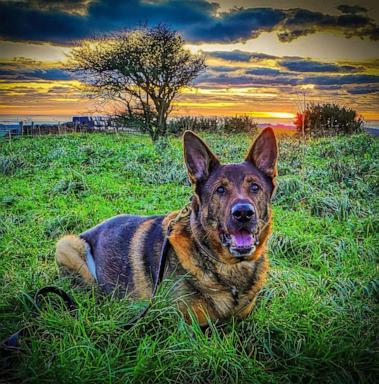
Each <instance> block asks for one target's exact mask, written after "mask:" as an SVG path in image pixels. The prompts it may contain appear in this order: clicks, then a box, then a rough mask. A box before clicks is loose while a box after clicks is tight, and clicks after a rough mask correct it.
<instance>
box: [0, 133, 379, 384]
mask: <svg viewBox="0 0 379 384" xmlns="http://www.w3.org/2000/svg"><path fill="white" fill-rule="evenodd" d="M205 136H206V137H205V138H206V140H207V142H208V143H209V144H210V146H211V148H213V149H214V150H215V152H216V153H217V154H218V155H220V156H221V157H222V159H223V160H225V161H240V159H241V158H242V156H243V154H244V153H245V152H246V149H247V146H248V144H249V139H248V138H247V137H245V136H242V135H235V136H224V137H221V136H220V135H217V136H216V135H205ZM280 149H281V157H280V163H279V178H278V190H277V194H276V197H275V199H274V233H273V236H272V238H271V240H270V260H271V265H272V266H271V271H270V277H269V280H268V283H267V285H266V286H265V288H264V290H263V292H262V293H261V295H260V297H259V299H258V303H257V306H256V308H255V310H254V312H253V313H252V315H251V316H250V317H249V318H248V319H247V320H245V321H242V322H236V321H233V320H230V321H229V322H228V323H227V324H224V325H222V326H217V327H216V326H214V325H212V326H211V327H210V329H209V330H208V331H207V332H205V334H204V333H203V332H201V331H200V329H199V328H198V327H197V326H196V325H191V326H190V325H187V324H185V323H184V321H183V319H182V317H181V315H180V314H179V313H178V311H177V310H176V307H175V303H172V301H171V300H170V289H171V288H170V282H167V283H166V284H165V286H164V287H162V289H161V291H160V294H159V296H158V298H157V300H156V302H155V303H154V305H153V308H152V309H151V310H150V311H149V312H148V314H147V316H146V317H145V318H144V319H143V320H142V321H140V322H139V323H138V324H137V325H136V326H135V327H134V328H132V329H131V330H129V331H124V330H122V329H120V325H122V324H123V323H125V322H127V320H128V319H130V318H131V317H132V316H133V315H134V314H136V313H137V312H138V311H139V310H140V308H141V307H142V305H143V303H138V302H132V301H130V300H129V299H128V298H123V299H119V298H116V297H111V296H105V295H103V294H102V293H101V292H99V291H98V290H96V289H90V288H86V287H82V286H80V285H79V284H78V282H77V281H76V280H75V278H73V277H68V276H65V277H63V276H60V275H59V274H58V271H57V268H56V266H55V264H54V243H55V241H56V239H57V238H58V237H60V236H61V235H63V234H64V233H66V232H74V233H79V232H81V231H83V230H85V229H88V228H89V227H91V226H93V225H95V224H97V223H98V222H99V221H101V220H103V219H105V218H108V217H111V216H113V215H115V214H119V213H123V212H129V213H135V214H141V215H148V214H163V213H167V212H169V211H172V210H175V209H178V208H180V207H182V206H183V205H184V204H185V203H186V202H187V199H188V197H189V196H190V194H191V188H190V186H189V184H188V182H187V181H186V172H185V169H184V166H183V161H182V154H181V144H180V140H178V139H170V142H169V145H168V146H167V147H166V148H164V146H163V145H162V144H160V145H158V147H154V146H153V145H152V144H151V142H150V141H149V139H148V138H147V137H146V136H143V135H121V136H118V135H105V134H104V135H102V134H94V135H85V134H83V135H66V136H61V137H57V136H54V137H35V138H17V139H14V140H12V141H10V142H8V141H1V142H0V154H1V155H0V254H1V257H0V292H1V293H0V295H1V300H0V324H1V328H0V333H1V334H0V338H4V337H6V336H7V335H9V334H10V333H11V332H13V331H16V330H17V329H19V328H20V327H22V326H30V332H29V334H28V336H26V337H24V338H23V339H22V352H21V353H18V354H16V355H15V356H14V358H13V365H12V367H11V368H10V369H9V370H7V371H4V370H3V372H2V375H3V376H4V377H6V380H8V381H14V382H24V383H29V382H32V383H42V382H62V383H66V382H67V383H73V382H74V383H76V382H78V383H79V382H80V383H132V382H138V383H139V382H143V383H153V382H167V383H224V384H226V383H300V382H301V383H313V382H314V383H316V382H317V383H357V382H362V383H368V382H372V383H373V382H375V378H376V379H377V377H378V374H379V372H378V371H379V368H378V353H377V352H378V351H377V349H376V348H377V344H376V341H375V336H376V335H377V331H378V329H377V324H378V323H379V321H378V320H379V319H378V308H377V304H378V301H377V300H378V291H379V280H378V275H377V274H376V272H375V263H376V261H377V260H376V259H377V257H378V237H377V233H378V200H377V196H378V152H379V151H378V150H379V145H378V141H377V139H375V138H373V137H369V136H366V135H359V136H352V137H340V138H329V139H320V140H317V141H312V142H309V143H307V145H306V147H305V148H304V158H303V157H302V155H301V154H302V153H303V151H302V148H301V147H299V143H298V142H297V141H295V140H292V141H291V140H283V141H282V142H281V143H280ZM47 284H54V285H57V286H59V287H62V288H63V289H65V290H67V291H68V292H69V293H70V294H71V295H72V296H73V297H74V298H75V299H76V301H77V302H78V303H79V309H78V316H77V318H74V317H71V316H70V315H69V314H68V313H67V312H66V311H65V310H64V308H62V306H59V305H58V306H57V305H56V304H57V303H48V304H47V305H46V306H45V307H44V309H43V310H42V311H41V314H40V316H38V317H34V316H33V315H32V312H33V305H32V301H31V295H32V293H33V292H35V291H36V290H37V289H38V288H40V287H42V286H44V285H47ZM54 304H55V305H54ZM0 381H1V379H0Z"/></svg>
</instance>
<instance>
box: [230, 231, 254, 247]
mask: <svg viewBox="0 0 379 384" xmlns="http://www.w3.org/2000/svg"><path fill="white" fill-rule="evenodd" d="M231 237H232V240H233V242H234V243H235V246H236V247H237V248H251V247H252V246H253V235H252V234H251V233H250V232H248V231H245V230H243V229H242V230H241V231H238V232H236V233H234V234H231Z"/></svg>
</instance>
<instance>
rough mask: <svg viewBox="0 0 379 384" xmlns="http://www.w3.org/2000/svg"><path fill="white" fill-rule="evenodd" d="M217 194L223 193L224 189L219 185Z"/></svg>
mask: <svg viewBox="0 0 379 384" xmlns="http://www.w3.org/2000/svg"><path fill="white" fill-rule="evenodd" d="M217 192H218V193H221V194H222V193H225V187H224V186H223V185H220V186H219V187H218V188H217Z"/></svg>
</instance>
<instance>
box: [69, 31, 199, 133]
mask: <svg viewBox="0 0 379 384" xmlns="http://www.w3.org/2000/svg"><path fill="white" fill-rule="evenodd" d="M67 68H68V70H70V71H72V72H74V73H76V74H77V75H78V76H79V78H80V79H81V80H82V82H83V83H84V84H86V86H87V90H88V91H89V94H91V95H93V96H95V97H98V98H100V99H101V100H104V101H108V102H109V101H113V102H117V103H118V105H120V103H121V106H122V109H121V111H119V112H118V114H117V115H118V118H121V119H125V120H126V121H133V122H137V123H138V126H139V127H140V128H141V129H142V130H143V131H145V132H148V133H149V134H150V136H151V138H152V139H153V141H155V140H157V139H158V138H159V137H160V136H165V135H166V134H167V117H168V115H169V113H170V112H171V109H172V101H173V100H174V98H175V97H176V96H177V95H178V93H179V92H180V91H181V90H182V89H183V87H185V86H188V85H190V84H191V83H192V81H193V80H194V79H195V78H196V76H197V75H198V74H199V73H200V72H201V71H203V70H204V69H205V68H206V65H205V63H204V57H203V56H202V55H194V54H192V53H191V52H190V51H189V50H188V49H185V48H184V39H183V37H182V36H181V35H180V34H179V33H178V32H176V31H173V30H170V29H169V28H167V27H166V26H164V25H158V26H156V27H141V28H138V29H134V30H126V31H122V32H118V33H113V34H111V35H105V36H102V37H100V38H97V39H95V40H91V41H85V42H83V43H81V45H80V46H78V47H76V48H74V49H73V51H72V53H71V55H70V60H69V63H68V67H67Z"/></svg>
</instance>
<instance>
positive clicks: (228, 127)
mask: <svg viewBox="0 0 379 384" xmlns="http://www.w3.org/2000/svg"><path fill="white" fill-rule="evenodd" d="M257 128H258V127H257V124H256V123H255V121H254V119H253V118H252V117H250V116H232V117H226V116H225V117H192V116H181V117H177V118H175V119H172V120H170V121H169V122H168V132H169V133H171V134H174V135H181V134H182V133H183V132H184V131H186V130H187V129H189V130H191V131H194V132H209V133H217V132H224V133H248V134H255V133H256V130H257Z"/></svg>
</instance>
